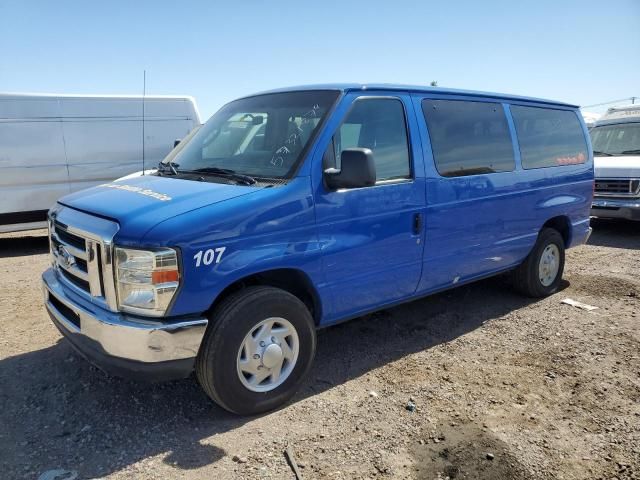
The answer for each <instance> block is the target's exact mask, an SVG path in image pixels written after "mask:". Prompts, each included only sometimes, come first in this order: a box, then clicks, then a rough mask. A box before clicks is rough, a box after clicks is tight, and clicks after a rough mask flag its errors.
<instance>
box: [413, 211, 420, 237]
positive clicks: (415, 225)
mask: <svg viewBox="0 0 640 480" xmlns="http://www.w3.org/2000/svg"><path fill="white" fill-rule="evenodd" d="M420 232H422V214H421V213H416V214H414V215H413V233H414V235H420Z"/></svg>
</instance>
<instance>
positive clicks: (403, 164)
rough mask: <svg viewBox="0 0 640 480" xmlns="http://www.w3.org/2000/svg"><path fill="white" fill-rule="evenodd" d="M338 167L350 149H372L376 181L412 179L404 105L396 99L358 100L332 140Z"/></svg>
mask: <svg viewBox="0 0 640 480" xmlns="http://www.w3.org/2000/svg"><path fill="white" fill-rule="evenodd" d="M333 148H334V155H335V159H336V166H338V167H339V166H340V152H342V151H343V150H345V149H347V148H369V149H371V151H372V152H373V158H374V161H375V164H376V179H377V181H382V180H392V179H398V178H411V166H410V157H409V142H408V140H407V125H406V123H405V117H404V107H403V106H402V102H401V101H400V100H398V99H395V98H365V99H362V100H356V102H355V103H354V105H353V107H352V108H351V110H350V111H349V113H348V114H347V118H346V119H345V120H344V122H343V123H342V125H341V126H340V128H339V129H338V131H337V132H336V133H335V135H334V137H333Z"/></svg>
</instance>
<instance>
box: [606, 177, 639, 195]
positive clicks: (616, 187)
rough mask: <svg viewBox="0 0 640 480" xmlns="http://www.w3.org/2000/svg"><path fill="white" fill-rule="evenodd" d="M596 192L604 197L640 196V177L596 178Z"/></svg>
mask: <svg viewBox="0 0 640 480" xmlns="http://www.w3.org/2000/svg"><path fill="white" fill-rule="evenodd" d="M595 194H596V195H598V196H604V197H637V196H640V179H637V178H632V179H628V178H624V179H621V178H596V184H595Z"/></svg>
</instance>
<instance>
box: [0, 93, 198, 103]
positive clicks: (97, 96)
mask: <svg viewBox="0 0 640 480" xmlns="http://www.w3.org/2000/svg"><path fill="white" fill-rule="evenodd" d="M28 98H34V99H48V98H49V99H55V98H90V99H98V100H99V99H103V98H105V99H111V100H113V99H133V100H142V95H117V94H116V95H101V94H83V93H22V92H16V93H13V92H0V100H8V99H11V100H17V99H28ZM144 99H145V100H156V99H157V100H161V99H162V100H165V99H170V100H190V101H195V100H194V98H193V97H192V96H191V95H145V96H144Z"/></svg>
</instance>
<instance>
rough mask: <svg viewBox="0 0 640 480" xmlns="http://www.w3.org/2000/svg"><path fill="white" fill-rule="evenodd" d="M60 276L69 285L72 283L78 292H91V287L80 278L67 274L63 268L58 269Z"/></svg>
mask: <svg viewBox="0 0 640 480" xmlns="http://www.w3.org/2000/svg"><path fill="white" fill-rule="evenodd" d="M60 275H62V276H63V277H64V278H66V279H67V281H69V282H70V283H73V284H74V285H75V286H76V287H78V288H79V289H80V290H84V291H85V292H87V293H90V292H91V285H90V284H89V282H87V281H86V280H83V279H82V278H80V277H76V276H75V275H73V274H72V273H70V272H68V271H67V270H65V269H63V268H61V269H60Z"/></svg>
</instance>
